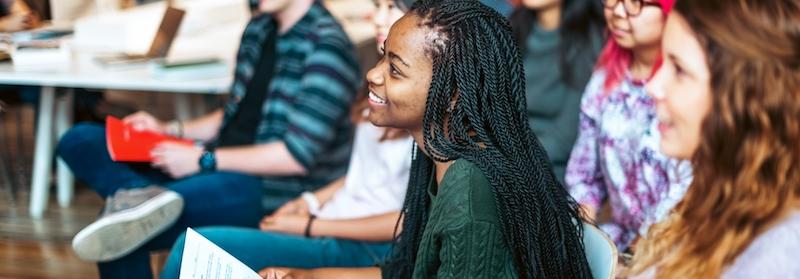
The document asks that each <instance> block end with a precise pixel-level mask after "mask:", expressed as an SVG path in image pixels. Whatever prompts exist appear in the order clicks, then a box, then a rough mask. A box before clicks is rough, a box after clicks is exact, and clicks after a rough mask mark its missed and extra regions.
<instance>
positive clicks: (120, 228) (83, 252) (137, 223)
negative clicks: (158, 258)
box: [72, 192, 183, 262]
mask: <svg viewBox="0 0 800 279" xmlns="http://www.w3.org/2000/svg"><path fill="white" fill-rule="evenodd" d="M181 212H183V198H181V196H180V195H178V194H177V193H175V192H165V193H162V194H160V195H158V196H155V197H154V198H152V199H150V200H148V201H146V202H144V203H142V204H140V205H139V206H137V207H134V208H131V209H128V210H125V211H122V212H119V213H115V214H111V215H108V216H105V217H103V218H100V219H98V220H97V221H95V222H94V223H92V224H90V225H89V226H87V227H86V228H84V229H83V230H81V231H80V232H78V234H77V235H75V238H73V239H72V249H73V250H74V251H75V253H76V254H77V255H78V257H79V258H81V259H83V260H86V261H94V262H105V261H112V260H116V259H119V258H121V257H123V256H125V255H127V254H129V253H131V252H133V250H136V248H139V247H140V246H142V245H143V244H144V243H146V242H147V241H148V240H150V239H152V238H153V237H155V236H156V235H158V234H159V233H161V232H163V231H164V230H166V229H167V228H169V227H170V226H171V225H172V224H173V223H174V222H175V221H176V220H177V219H178V217H179V216H180V215H181Z"/></svg>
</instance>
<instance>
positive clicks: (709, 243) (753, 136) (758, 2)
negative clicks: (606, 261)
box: [634, 0, 800, 278]
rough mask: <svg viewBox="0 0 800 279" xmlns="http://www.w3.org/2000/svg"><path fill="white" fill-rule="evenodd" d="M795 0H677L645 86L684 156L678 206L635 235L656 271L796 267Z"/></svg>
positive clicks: (643, 263)
mask: <svg viewBox="0 0 800 279" xmlns="http://www.w3.org/2000/svg"><path fill="white" fill-rule="evenodd" d="M798 26H800V3H798V2H797V1H785V0H680V1H678V2H677V4H676V13H674V14H672V15H670V16H669V20H668V22H667V27H666V31H665V32H666V35H665V38H664V43H663V46H664V55H665V58H666V59H665V63H664V67H663V68H662V69H661V70H660V71H659V72H658V74H657V75H656V77H655V79H654V80H653V82H652V83H651V84H650V85H649V91H650V92H651V94H652V95H653V96H654V97H655V98H656V100H657V105H658V112H659V119H660V121H661V124H660V127H661V129H662V130H663V131H664V137H663V138H662V140H661V146H662V147H663V149H664V152H665V153H667V154H669V155H671V156H675V157H679V158H684V159H691V160H692V163H693V165H694V167H695V168H694V181H693V182H692V185H691V187H690V188H689V190H688V191H687V193H686V197H685V198H684V200H683V201H682V202H681V204H680V205H679V206H678V207H677V208H676V212H675V213H674V214H672V215H671V216H670V218H668V219H667V221H665V222H664V223H662V224H659V225H657V226H655V227H654V228H653V229H652V230H651V233H650V234H649V235H648V237H647V238H646V239H645V241H644V242H642V244H641V246H640V247H641V248H640V251H639V254H637V256H636V258H635V268H634V272H635V273H638V274H641V275H642V277H656V278H712V277H714V278H716V277H720V278H797V277H798V275H800V265H798V264H797V255H798V251H800V161H799V160H800V145H798V144H797V140H798V138H800V99H799V98H798V96H797V95H798V93H800V68H799V67H798V65H800V48H798V46H800V31H798V30H799V29H798Z"/></svg>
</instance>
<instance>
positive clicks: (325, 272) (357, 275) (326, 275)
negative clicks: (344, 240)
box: [258, 267, 381, 279]
mask: <svg viewBox="0 0 800 279" xmlns="http://www.w3.org/2000/svg"><path fill="white" fill-rule="evenodd" d="M258 275H261V277H262V278H266V279H282V278H292V279H380V278H381V269H380V268H377V267H367V268H317V269H294V268H280V267H270V268H265V269H263V270H261V271H260V272H258Z"/></svg>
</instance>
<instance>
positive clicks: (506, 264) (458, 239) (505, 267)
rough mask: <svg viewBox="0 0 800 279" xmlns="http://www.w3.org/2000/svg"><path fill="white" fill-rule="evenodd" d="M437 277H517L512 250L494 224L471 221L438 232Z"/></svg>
mask: <svg viewBox="0 0 800 279" xmlns="http://www.w3.org/2000/svg"><path fill="white" fill-rule="evenodd" d="M440 241H441V248H440V250H439V260H440V261H441V265H440V266H439V270H438V271H437V278H516V277H518V276H517V275H516V270H515V269H514V260H513V259H512V256H511V251H509V250H508V248H506V245H505V244H504V242H503V234H502V232H501V231H500V228H499V227H498V226H497V225H496V224H493V223H489V222H484V221H473V222H469V223H466V224H464V225H463V226H460V227H458V228H454V229H450V230H446V231H444V232H443V233H442V235H441V239H440Z"/></svg>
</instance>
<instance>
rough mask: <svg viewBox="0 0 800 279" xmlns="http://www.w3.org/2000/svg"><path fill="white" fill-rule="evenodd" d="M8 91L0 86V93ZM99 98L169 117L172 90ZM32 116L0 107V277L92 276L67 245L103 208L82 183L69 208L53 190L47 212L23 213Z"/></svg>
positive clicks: (91, 267)
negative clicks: (34, 215) (6, 171)
mask: <svg viewBox="0 0 800 279" xmlns="http://www.w3.org/2000/svg"><path fill="white" fill-rule="evenodd" d="M11 93H13V92H2V90H0V94H11ZM6 96H8V95H6ZM0 97H2V96H0ZM105 98H106V100H109V101H111V102H112V103H116V104H124V105H125V106H128V107H130V108H137V109H147V110H149V111H152V112H154V113H155V114H156V116H157V117H160V118H162V119H172V118H173V117H174V111H172V103H173V98H174V95H172V94H154V93H135V92H124V93H115V92H106V94H105ZM206 101H209V102H213V100H208V99H206ZM124 111H125V110H119V109H118V110H113V109H112V110H110V111H107V112H108V113H110V114H112V115H116V116H122V115H124V114H121V115H120V113H128V112H124ZM76 117H77V116H76ZM33 119H34V110H33V106H31V105H23V104H15V105H11V106H5V107H3V108H2V111H0V169H9V170H11V171H10V175H9V176H10V179H9V180H10V181H7V180H6V179H4V178H3V177H2V171H0V279H5V278H63V279H70V278H81V279H91V278H97V277H98V274H97V268H96V265H95V264H94V263H87V262H83V261H81V260H80V259H78V258H77V257H76V256H75V254H74V252H73V251H72V248H71V245H70V243H71V241H72V237H73V236H74V235H75V234H76V233H77V232H78V231H79V230H80V229H82V228H83V227H85V226H86V225H88V224H89V223H91V222H93V221H94V220H95V219H96V217H97V216H98V214H99V213H100V210H101V208H102V206H103V201H102V199H101V198H99V197H98V196H97V195H96V194H95V193H94V192H92V191H91V190H90V189H88V188H87V187H85V186H81V185H77V186H76V188H75V198H74V199H73V201H72V205H71V206H70V207H68V208H60V207H59V206H58V204H57V203H56V201H55V192H54V191H51V192H50V201H49V206H48V207H47V212H46V213H45V215H44V217H43V218H42V219H41V220H34V219H32V218H31V217H30V215H29V213H28V201H29V192H30V176H31V166H32V158H33V142H34V140H33V139H34V136H33V135H34V131H33V130H34V121H33ZM53 190H54V189H53ZM155 255H156V256H155V257H154V258H153V263H154V266H157V267H158V266H160V265H161V264H163V260H164V257H165V256H166V255H164V254H163V253H162V254H155Z"/></svg>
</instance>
